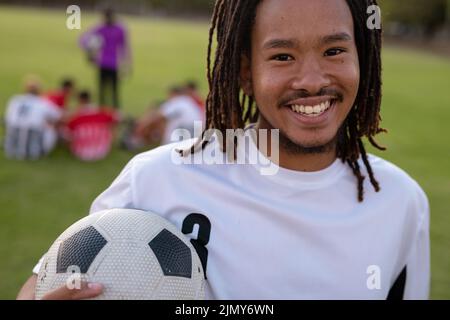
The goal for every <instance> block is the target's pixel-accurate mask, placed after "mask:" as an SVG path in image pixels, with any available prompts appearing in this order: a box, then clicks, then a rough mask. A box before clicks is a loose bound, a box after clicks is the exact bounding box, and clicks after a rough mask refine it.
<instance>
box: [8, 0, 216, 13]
mask: <svg viewBox="0 0 450 320" xmlns="http://www.w3.org/2000/svg"><path fill="white" fill-rule="evenodd" d="M214 2H215V1H214V0H126V1H124V0H0V4H8V5H26V6H34V7H50V8H64V7H67V6H69V5H72V4H76V5H78V6H80V7H81V8H82V9H87V10H101V9H103V8H106V7H112V8H114V9H116V10H117V11H119V12H122V13H131V14H150V13H169V14H196V15H209V14H210V13H211V12H212V9H213V7H214Z"/></svg>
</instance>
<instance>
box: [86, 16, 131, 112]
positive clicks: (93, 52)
mask: <svg viewBox="0 0 450 320" xmlns="http://www.w3.org/2000/svg"><path fill="white" fill-rule="evenodd" d="M103 14H104V22H103V24H101V25H99V26H97V27H95V28H93V29H92V30H90V31H88V32H86V33H84V34H83V35H82V36H81V39H80V45H81V47H82V48H83V49H84V50H85V51H86V52H87V53H88V58H89V60H90V61H91V62H92V63H94V64H95V65H96V67H97V68H98V69H99V96H100V101H99V102H100V105H101V106H112V107H114V108H119V107H120V105H119V78H120V77H119V71H124V70H126V71H128V72H129V71H130V68H131V59H130V48H129V44H128V36H127V31H126V29H125V27H124V26H123V25H121V24H119V23H118V22H117V21H116V16H115V13H114V11H113V10H112V9H106V10H105V11H104V13H103ZM108 91H109V92H110V93H111V96H110V98H111V99H107V93H108ZM108 100H109V101H108Z"/></svg>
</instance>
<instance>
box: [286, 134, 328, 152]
mask: <svg viewBox="0 0 450 320" xmlns="http://www.w3.org/2000/svg"><path fill="white" fill-rule="evenodd" d="M336 144H337V136H336V137H334V138H333V139H332V140H331V141H329V142H327V143H325V144H322V145H314V146H305V145H302V144H300V143H296V142H294V141H292V140H291V139H289V137H288V136H287V135H285V134H284V133H283V132H282V131H281V130H280V148H282V149H283V150H285V151H286V152H287V153H288V154H291V155H305V154H322V153H328V152H331V151H333V150H334V149H335V148H336Z"/></svg>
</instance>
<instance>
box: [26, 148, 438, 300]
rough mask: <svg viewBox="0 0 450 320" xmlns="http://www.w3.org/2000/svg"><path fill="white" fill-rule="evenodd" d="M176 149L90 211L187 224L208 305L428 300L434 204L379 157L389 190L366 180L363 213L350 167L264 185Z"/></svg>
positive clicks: (130, 174)
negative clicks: (184, 159)
mask: <svg viewBox="0 0 450 320" xmlns="http://www.w3.org/2000/svg"><path fill="white" fill-rule="evenodd" d="M183 145H184V146H186V145H190V143H186V142H185V143H183ZM178 147H180V144H179V143H178V144H171V145H166V146H162V147H160V148H158V149H155V150H152V151H149V152H146V153H143V154H140V155H138V156H136V157H135V158H134V159H132V160H131V161H130V162H129V163H128V165H127V166H126V167H125V168H124V169H123V171H122V172H121V174H120V175H119V176H118V177H117V179H116V180H115V181H114V182H113V183H112V185H111V186H110V187H109V188H108V189H107V190H106V191H104V192H103V193H102V194H101V195H100V196H99V197H98V198H97V199H96V200H95V201H94V203H93V204H92V207H91V213H94V212H97V211H100V210H104V209H110V208H132V209H140V210H146V211H151V212H155V213H158V214H160V215H161V216H162V217H164V218H166V219H168V220H169V221H171V222H172V223H173V224H175V225H176V226H178V228H179V229H180V230H181V231H182V232H183V233H184V234H186V235H187V236H188V237H189V238H191V242H192V243H193V244H194V246H195V248H196V249H197V252H198V254H199V256H200V258H201V260H202V262H203V265H204V268H205V270H206V277H207V286H206V295H207V299H239V300H240V299H386V298H387V297H388V296H389V298H404V299H427V298H428V291H429V277H430V270H429V234H428V226H429V221H428V220H429V209H428V201H427V198H426V196H425V194H424V192H423V191H422V189H421V188H420V187H419V186H418V184H417V183H416V182H415V181H414V180H413V179H411V178H410V177H409V176H408V175H407V174H406V173H405V172H403V171H402V170H401V169H399V168H398V167H396V166H394V165H393V164H391V163H389V162H387V161H385V160H383V159H380V158H378V157H376V156H372V155H370V157H369V161H370V163H371V165H372V168H373V170H374V172H375V175H376V178H377V179H378V181H379V182H380V185H381V191H380V192H379V193H376V192H375V191H374V190H373V188H372V186H371V185H370V183H368V182H367V181H366V182H365V185H364V187H365V197H364V202H362V203H359V202H358V201H357V187H356V178H355V176H354V175H353V173H352V171H351V169H350V168H349V167H347V165H345V164H343V163H342V162H341V161H340V160H336V161H335V162H334V163H333V164H332V165H331V166H329V167H328V168H326V169H324V170H321V171H317V172H308V173H307V172H298V171H292V170H288V169H284V168H278V172H277V173H276V174H275V175H261V170H260V169H261V168H260V166H259V165H258V164H242V165H240V164H227V165H220V164H217V165H207V164H181V165H180V164H175V163H174V162H173V159H175V158H176V157H178V155H176V153H175V150H174V149H175V148H178ZM242 147H243V146H239V148H242ZM249 147H250V148H252V149H253V150H254V149H256V145H255V143H254V142H253V141H251V144H250V146H249ZM213 150H214V151H215V152H220V150H219V147H218V144H217V143H211V144H209V145H208V146H207V147H206V148H205V150H204V151H203V154H204V155H205V157H206V156H207V155H210V154H214V152H213ZM257 152H258V151H257ZM260 155H261V154H260ZM261 156H262V155H261ZM174 157H175V158H174ZM361 167H363V164H362V163H361ZM366 180H368V179H366ZM38 267H39V266H37V267H36V268H35V271H37V270H38Z"/></svg>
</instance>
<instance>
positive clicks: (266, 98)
mask: <svg viewBox="0 0 450 320" xmlns="http://www.w3.org/2000/svg"><path fill="white" fill-rule="evenodd" d="M253 70H258V71H257V72H254V73H253V74H252V86H253V92H254V95H255V99H256V102H257V104H258V106H259V107H260V108H272V107H276V106H277V103H278V100H277V98H279V97H280V96H281V94H282V92H283V81H282V79H283V78H282V77H280V76H278V73H277V72H274V70H270V69H268V68H267V67H266V68H264V67H263V66H256V67H254V68H253Z"/></svg>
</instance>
